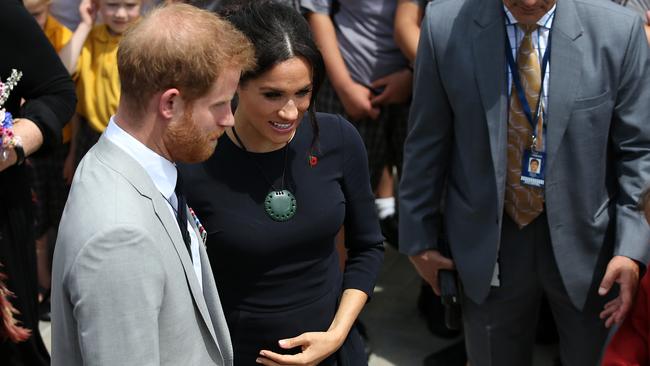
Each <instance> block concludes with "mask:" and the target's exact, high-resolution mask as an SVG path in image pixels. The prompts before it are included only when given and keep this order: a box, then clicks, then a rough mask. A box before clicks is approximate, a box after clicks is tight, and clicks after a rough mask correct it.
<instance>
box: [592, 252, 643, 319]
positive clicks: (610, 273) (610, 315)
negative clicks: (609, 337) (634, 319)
mask: <svg viewBox="0 0 650 366" xmlns="http://www.w3.org/2000/svg"><path fill="white" fill-rule="evenodd" d="M614 283H618V285H619V287H620V289H619V294H618V296H617V297H616V298H615V299H614V300H612V301H610V302H608V303H607V304H605V307H604V308H603V311H602V312H601V313H600V318H601V319H604V320H605V327H607V328H609V327H611V326H612V324H621V323H622V322H623V320H624V319H625V316H626V315H627V313H628V311H630V309H631V308H632V303H633V301H634V296H635V295H636V289H637V287H638V285H639V265H638V264H637V263H636V262H635V261H634V260H632V259H630V258H628V257H624V256H620V255H617V256H615V257H614V258H612V259H611V260H610V261H609V264H607V270H606V271H605V276H603V280H602V282H601V283H600V288H599V289H598V294H599V295H600V296H604V295H607V294H608V293H609V291H610V290H611V288H612V286H613V285H614Z"/></svg>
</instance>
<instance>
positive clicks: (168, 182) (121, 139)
mask: <svg viewBox="0 0 650 366" xmlns="http://www.w3.org/2000/svg"><path fill="white" fill-rule="evenodd" d="M104 135H106V138H107V139H108V140H109V141H110V142H112V143H114V144H115V145H117V146H118V147H119V148H120V149H122V150H124V151H125V152H126V153H127V154H129V156H131V157H132V158H133V159H135V161H137V162H138V164H140V165H141V166H142V168H144V170H145V171H146V172H147V174H148V175H149V177H151V180H152V181H153V184H154V185H155V186H156V188H158V191H160V193H162V195H163V196H164V197H165V198H166V199H167V200H169V199H171V197H172V194H174V188H175V187H176V179H177V174H178V173H177V171H176V166H175V165H174V163H172V162H171V161H169V160H167V159H165V158H164V157H162V156H160V155H158V153H156V152H154V151H153V150H151V149H150V148H148V147H147V146H146V145H145V144H143V143H142V142H140V141H138V140H137V139H136V138H135V137H133V136H131V135H129V133H128V132H126V131H124V130H123V129H122V128H121V127H120V126H119V125H118V124H117V123H116V122H115V117H114V116H113V117H111V120H110V122H109V123H108V127H106V131H104Z"/></svg>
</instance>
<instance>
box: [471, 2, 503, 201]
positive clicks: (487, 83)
mask: <svg viewBox="0 0 650 366" xmlns="http://www.w3.org/2000/svg"><path fill="white" fill-rule="evenodd" d="M472 6H473V7H474V8H476V9H477V11H476V13H475V16H474V23H473V26H472V27H471V28H470V29H472V30H473V35H474V37H473V42H472V55H473V59H474V74H475V77H476V83H477V87H478V91H479V95H480V98H481V104H482V105H483V110H484V111H485V120H486V121H487V127H488V135H489V140H490V155H491V157H492V162H493V165H494V176H495V184H496V187H498V189H497V197H496V199H497V207H499V212H501V211H502V209H503V200H504V194H505V167H506V163H507V162H506V157H507V153H506V147H507V143H508V142H507V127H508V123H507V118H508V111H507V105H508V95H507V90H508V89H507V84H506V83H507V77H506V75H507V73H506V62H505V47H506V46H505V38H504V37H505V19H504V13H503V3H502V2H501V1H500V0H493V1H485V0H475V1H474V3H473V4H472Z"/></svg>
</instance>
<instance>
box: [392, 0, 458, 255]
mask: <svg viewBox="0 0 650 366" xmlns="http://www.w3.org/2000/svg"><path fill="white" fill-rule="evenodd" d="M428 9H429V10H430V9H431V7H429V8H428ZM431 19H432V16H431V15H430V14H429V13H427V16H426V17H425V19H424V22H423V24H422V31H421V33H420V41H419V46H418V52H417V56H416V61H415V75H414V81H415V83H414V91H413V100H412V103H411V111H410V116H409V124H408V135H407V138H406V142H405V143H404V168H403V173H402V180H401V182H400V186H399V203H400V207H399V208H400V211H399V220H400V222H399V234H400V238H399V243H400V251H402V252H403V253H405V254H408V255H415V254H417V253H419V252H422V251H424V250H427V249H435V248H437V246H438V237H439V235H440V234H439V233H440V230H441V213H442V204H441V203H442V193H443V187H444V182H445V176H446V171H447V165H448V160H449V156H450V146H451V143H452V139H453V113H452V110H451V107H450V105H449V102H448V100H447V94H446V92H445V89H444V85H443V82H442V80H441V75H440V70H439V63H438V59H437V57H436V52H435V51H436V50H435V45H434V40H433V36H432V34H433V30H432V27H433V26H434V25H433V24H432V23H431Z"/></svg>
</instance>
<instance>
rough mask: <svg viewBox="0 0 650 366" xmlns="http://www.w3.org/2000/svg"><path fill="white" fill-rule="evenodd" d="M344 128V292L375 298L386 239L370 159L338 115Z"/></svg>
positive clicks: (359, 140)
mask: <svg viewBox="0 0 650 366" xmlns="http://www.w3.org/2000/svg"><path fill="white" fill-rule="evenodd" d="M337 118H338V119H339V122H340V123H339V126H340V128H341V142H342V144H343V146H342V151H343V154H342V159H343V179H342V189H343V195H344V196H345V202H346V203H345V221H344V225H345V246H346V247H347V249H348V260H347V262H346V264H345V272H344V273H343V289H349V288H353V289H357V290H361V291H363V292H365V293H366V294H368V296H371V295H372V292H373V288H374V286H375V282H376V280H377V275H378V274H379V270H380V268H381V264H382V262H383V260H384V246H383V241H384V238H383V236H382V234H381V229H380V227H379V219H378V218H377V211H376V209H375V199H374V196H373V194H372V189H371V187H370V174H369V172H368V157H367V154H366V149H365V146H364V144H363V141H362V140H361V137H360V136H359V133H358V132H357V130H356V129H355V128H354V126H352V125H351V124H350V123H349V122H347V121H346V120H344V119H343V118H341V117H340V116H337Z"/></svg>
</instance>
